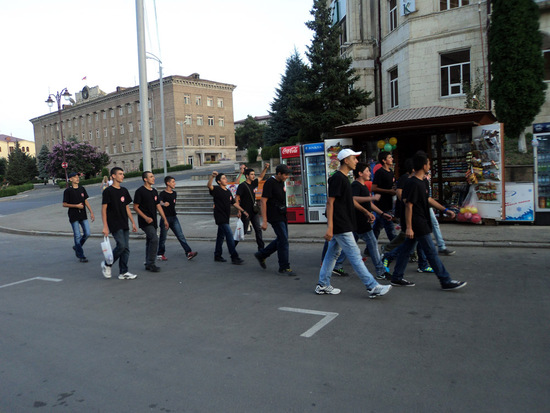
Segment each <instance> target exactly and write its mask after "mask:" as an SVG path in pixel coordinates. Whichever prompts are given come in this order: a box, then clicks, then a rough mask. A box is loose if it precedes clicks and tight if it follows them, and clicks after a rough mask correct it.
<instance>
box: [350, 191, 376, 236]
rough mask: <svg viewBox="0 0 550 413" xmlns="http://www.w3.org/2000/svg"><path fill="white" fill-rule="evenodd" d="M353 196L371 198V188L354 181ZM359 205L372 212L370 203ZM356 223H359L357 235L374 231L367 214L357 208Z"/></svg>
mask: <svg viewBox="0 0 550 413" xmlns="http://www.w3.org/2000/svg"><path fill="white" fill-rule="evenodd" d="M351 194H352V195H353V196H370V191H369V188H367V186H366V185H363V184H362V183H361V182H359V181H353V182H352V183H351ZM359 204H360V205H361V206H362V207H363V208H365V209H366V210H368V211H370V210H371V205H370V202H359ZM355 222H356V223H357V231H356V232H357V233H358V234H364V233H365V232H369V231H372V227H371V225H370V222H369V219H368V218H367V216H366V215H365V214H363V213H362V212H361V211H359V210H358V209H357V208H355Z"/></svg>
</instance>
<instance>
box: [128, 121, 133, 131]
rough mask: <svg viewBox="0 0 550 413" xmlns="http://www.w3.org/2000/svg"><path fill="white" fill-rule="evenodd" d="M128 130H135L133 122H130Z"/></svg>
mask: <svg viewBox="0 0 550 413" xmlns="http://www.w3.org/2000/svg"><path fill="white" fill-rule="evenodd" d="M128 131H129V132H133V131H134V124H133V123H132V122H128Z"/></svg>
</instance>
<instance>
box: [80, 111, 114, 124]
mask: <svg viewBox="0 0 550 413" xmlns="http://www.w3.org/2000/svg"><path fill="white" fill-rule="evenodd" d="M103 119H107V112H105V111H103ZM75 126H76V125H75Z"/></svg>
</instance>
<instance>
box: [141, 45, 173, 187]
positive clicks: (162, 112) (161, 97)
mask: <svg viewBox="0 0 550 413" xmlns="http://www.w3.org/2000/svg"><path fill="white" fill-rule="evenodd" d="M145 53H146V54H148V55H149V56H147V57H146V59H153V60H156V61H157V62H158V64H159V78H160V85H159V86H160V124H161V130H162V155H163V160H164V177H166V175H167V174H168V172H167V168H166V127H165V125H164V79H163V78H162V61H161V60H160V59H159V58H158V57H157V56H155V55H154V54H153V53H150V52H145Z"/></svg>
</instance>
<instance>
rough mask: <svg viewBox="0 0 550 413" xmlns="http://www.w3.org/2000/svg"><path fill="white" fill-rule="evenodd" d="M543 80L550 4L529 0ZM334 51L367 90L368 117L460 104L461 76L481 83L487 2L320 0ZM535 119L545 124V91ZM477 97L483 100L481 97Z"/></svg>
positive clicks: (549, 73) (549, 111) (549, 76)
mask: <svg viewBox="0 0 550 413" xmlns="http://www.w3.org/2000/svg"><path fill="white" fill-rule="evenodd" d="M536 3H537V4H538V5H539V9H540V11H541V19H540V29H541V31H542V32H543V35H544V45H543V50H542V51H541V53H544V55H545V59H546V66H547V68H546V75H545V80H546V81H550V1H549V0H536ZM327 4H328V5H329V6H330V7H331V8H332V12H333V23H334V24H339V25H340V26H341V27H342V30H343V33H342V36H341V50H342V54H343V55H347V56H351V57H352V59H353V67H354V68H355V69H356V70H357V73H358V74H359V75H360V80H359V81H358V82H357V84H356V86H358V87H361V88H363V89H365V90H367V91H372V96H373V97H375V99H376V100H375V102H376V103H375V104H372V105H370V106H369V107H367V108H364V109H363V111H362V113H361V117H362V118H370V117H373V116H376V115H380V114H383V113H386V112H388V111H391V110H393V109H408V108H419V107H428V106H447V107H453V108H464V106H465V94H464V90H463V80H464V79H469V80H470V82H471V84H474V82H475V81H476V77H477V78H478V79H479V81H481V82H483V83H484V85H485V87H484V93H485V91H486V89H487V87H488V82H489V76H490V74H489V70H488V67H489V66H488V56H487V51H488V44H487V27H488V23H489V19H488V3H487V0H482V1H480V2H479V1H478V0H475V1H474V0H413V1H411V0H376V1H375V0H327ZM546 93H547V99H546V103H545V105H544V106H543V107H542V108H541V111H540V113H539V115H538V116H537V118H536V119H535V122H550V106H549V105H550V88H548V89H547V92H546ZM481 98H482V99H483V97H481Z"/></svg>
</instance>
